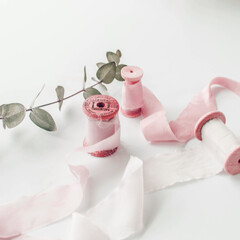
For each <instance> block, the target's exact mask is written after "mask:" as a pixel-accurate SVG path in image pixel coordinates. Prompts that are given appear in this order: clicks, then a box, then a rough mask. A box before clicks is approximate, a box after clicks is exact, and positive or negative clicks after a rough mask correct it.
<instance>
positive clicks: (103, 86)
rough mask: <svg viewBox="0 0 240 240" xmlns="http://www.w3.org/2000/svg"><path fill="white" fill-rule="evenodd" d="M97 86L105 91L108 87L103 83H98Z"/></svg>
mask: <svg viewBox="0 0 240 240" xmlns="http://www.w3.org/2000/svg"><path fill="white" fill-rule="evenodd" d="M99 86H100V87H101V88H102V89H104V90H105V91H107V90H108V89H107V87H106V86H105V85H104V84H102V83H101V84H99Z"/></svg>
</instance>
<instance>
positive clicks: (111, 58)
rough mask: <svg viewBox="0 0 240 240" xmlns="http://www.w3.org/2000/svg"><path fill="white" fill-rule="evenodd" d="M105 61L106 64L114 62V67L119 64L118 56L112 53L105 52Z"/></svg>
mask: <svg viewBox="0 0 240 240" xmlns="http://www.w3.org/2000/svg"><path fill="white" fill-rule="evenodd" d="M107 60H108V62H115V63H116V65H118V64H119V62H120V58H119V56H118V55H117V54H116V53H113V52H107Z"/></svg>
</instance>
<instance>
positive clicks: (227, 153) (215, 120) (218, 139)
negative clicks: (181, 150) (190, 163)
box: [195, 111, 240, 175]
mask: <svg viewBox="0 0 240 240" xmlns="http://www.w3.org/2000/svg"><path fill="white" fill-rule="evenodd" d="M225 121H226V119H225V116H224V114H223V113H221V112H218V111H213V112H210V113H208V114H206V115H205V116H203V117H202V118H201V119H200V120H199V121H198V123H197V124H196V127H195V136H196V138H197V139H199V140H201V141H202V140H203V141H205V143H206V145H207V146H208V147H209V149H210V150H212V151H214V150H216V152H217V155H218V158H219V160H220V161H223V163H224V169H225V171H226V172H227V173H229V174H231V175H235V174H238V173H240V140H239V139H238V138H237V137H236V136H235V135H234V134H233V133H232V132H231V131H230V130H229V129H228V128H227V127H226V126H225Z"/></svg>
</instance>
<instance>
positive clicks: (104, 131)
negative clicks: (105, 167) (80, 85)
mask: <svg viewBox="0 0 240 240" xmlns="http://www.w3.org/2000/svg"><path fill="white" fill-rule="evenodd" d="M118 111H119V104H118V102H117V100H116V99H115V98H113V97H111V96H107V95H93V96H91V97H89V98H87V99H86V100H85V101H84V103H83V112H84V113H85V115H86V116H87V120H88V121H87V134H86V137H85V139H84V142H83V146H84V147H86V146H91V145H94V144H96V143H98V142H100V141H102V140H104V139H106V138H108V137H110V136H112V135H113V134H114V133H115V131H116V118H118V115H117V114H118ZM116 150H117V147H115V148H114V149H109V150H103V151H95V152H90V153H89V154H91V155H92V156H95V157H107V156H109V155H112V154H113V153H114V152H116Z"/></svg>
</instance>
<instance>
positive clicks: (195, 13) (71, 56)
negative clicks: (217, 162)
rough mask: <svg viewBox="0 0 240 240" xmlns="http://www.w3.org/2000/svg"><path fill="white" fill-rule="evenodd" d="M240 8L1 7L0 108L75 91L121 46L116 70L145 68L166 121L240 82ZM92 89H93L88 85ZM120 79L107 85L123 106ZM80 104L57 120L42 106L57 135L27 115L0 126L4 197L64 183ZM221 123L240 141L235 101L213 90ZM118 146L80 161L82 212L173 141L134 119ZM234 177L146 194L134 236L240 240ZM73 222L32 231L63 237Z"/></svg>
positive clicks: (141, 4) (204, 0)
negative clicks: (85, 182)
mask: <svg viewBox="0 0 240 240" xmlns="http://www.w3.org/2000/svg"><path fill="white" fill-rule="evenodd" d="M239 26H240V2H239V1H238V0H192V1H190V0H189V1H187V0H175V1H173V0H166V1H160V0H159V1H153V0H149V1H140V0H138V1H137V0H135V1H133V0H128V1H110V0H109V1H105V0H102V1H89V0H88V1H87V0H86V1H80V0H79V1H77V0H75V1H74V0H68V1H67V0H65V1H62V0H58V1H57V0H55V1H54V0H42V1H33V0H29V1H26V0H21V1H19V0H16V1H13V0H0V83H1V85H0V103H1V104H3V103H10V102H21V103H23V104H24V105H25V106H26V107H28V106H29V105H30V104H31V101H32V99H33V98H34V96H35V95H36V94H37V92H38V91H39V90H40V88H41V87H42V85H43V84H44V83H46V87H45V90H44V92H43V93H42V95H41V96H40V98H39V99H38V100H37V104H42V103H46V102H48V101H52V100H55V98H56V97H55V91H54V89H55V87H56V86H57V85H63V86H64V87H65V89H66V95H68V94H71V93H73V92H75V91H77V90H78V89H81V87H82V79H83V66H84V65H87V70H88V77H89V79H90V77H91V76H94V75H95V73H96V70H97V67H96V66H95V63H96V62H101V61H106V60H105V52H106V51H115V50H116V49H118V48H119V49H121V50H122V53H123V57H122V63H126V64H128V65H136V66H139V67H141V68H143V70H144V77H143V83H144V84H145V85H146V86H147V87H149V88H150V89H151V90H152V91H153V92H154V93H155V94H156V96H157V97H158V98H159V99H160V100H161V101H162V103H163V104H164V106H165V107H166V110H167V116H168V118H169V120H171V119H175V118H176V117H177V116H178V114H179V113H180V111H181V110H182V109H183V108H184V107H185V106H186V104H187V103H188V102H189V101H190V99H191V98H192V97H193V96H194V95H195V94H196V93H197V92H198V91H200V90H201V89H202V88H203V87H204V86H206V85H207V84H208V82H209V81H210V80H211V79H212V78H213V77H216V76H226V77H229V78H232V79H234V80H239V81H240V68H239V62H240V44H239V43H240V28H239ZM89 84H90V83H89ZM121 86H122V84H121V83H117V82H116V83H114V84H112V85H111V86H110V87H109V89H110V90H109V92H110V94H111V95H113V96H115V97H117V98H118V99H119V100H120V97H121ZM82 102H83V98H82V96H80V95H79V96H77V97H75V98H72V99H71V100H67V101H66V102H65V103H64V104H63V109H62V112H61V113H60V112H59V111H58V110H57V106H51V107H47V108H45V110H47V111H49V112H51V114H52V115H53V117H54V119H55V120H56V123H57V127H58V131H57V132H54V133H48V132H46V131H43V130H41V129H39V128H38V127H36V126H34V124H33V123H32V122H31V121H30V120H29V118H28V116H27V117H26V119H25V121H24V122H23V123H22V124H21V125H20V126H18V127H17V128H16V129H12V130H3V129H2V130H0V134H1V138H0V142H1V145H0V201H1V203H4V202H7V201H10V200H13V199H15V198H17V197H19V196H21V195H23V194H32V193H38V192H39V191H43V190H46V189H47V187H48V186H50V185H54V184H55V183H56V182H59V181H62V182H64V181H65V180H66V179H65V176H66V178H67V174H66V171H67V166H66V163H65V160H64V154H66V153H67V152H69V151H70V150H71V149H73V148H74V147H76V146H79V145H81V144H82V140H83V137H84V132H85V117H84V115H83V113H82V110H81V105H82ZM217 102H218V106H219V109H220V110H222V111H223V112H224V113H225V114H226V117H227V125H228V127H229V128H230V129H232V130H233V132H234V133H235V134H236V135H237V136H239V137H240V128H239V121H240V112H239V105H240V100H239V98H238V97H237V96H235V95H234V94H232V93H230V92H228V91H226V90H224V91H221V92H220V93H218V94H217ZM120 120H121V125H122V144H121V146H120V148H119V151H118V152H117V153H116V154H115V155H114V156H112V157H109V158H106V159H96V158H92V157H88V156H86V155H84V156H83V157H82V158H80V159H79V161H80V162H88V163H89V164H90V165H91V175H92V176H91V179H90V182H89V188H88V190H87V193H86V197H85V199H84V203H83V205H82V207H81V209H80V210H81V211H83V212H84V211H85V210H86V209H88V208H89V207H91V206H94V204H96V203H97V202H98V201H99V200H101V199H102V198H104V196H106V195H107V194H108V193H109V192H110V191H111V190H112V189H113V188H114V187H115V186H117V184H118V182H119V179H120V178H121V175H122V173H123V171H124V168H125V166H126V164H127V161H128V159H129V155H130V154H132V155H136V156H138V157H140V158H141V157H147V156H150V155H152V154H155V153H158V152H168V151H171V150H175V149H176V148H179V147H181V145H179V144H170V145H169V144H154V145H151V144H149V143H148V142H146V140H145V139H144V137H143V136H142V133H141V132H140V129H139V119H126V118H124V117H122V116H120ZM239 186H240V176H234V177H233V176H229V175H227V174H225V173H222V174H220V175H218V176H216V177H213V178H210V179H205V180H199V181H193V182H190V183H186V184H177V185H175V186H173V187H170V188H168V189H165V190H162V191H159V192H157V193H153V194H149V195H147V196H146V198H145V212H144V214H145V228H144V230H143V231H142V232H141V233H140V234H138V235H137V236H136V237H134V238H133V239H140V240H146V239H151V240H155V239H164V240H181V239H184V240H188V239H189V240H190V239H195V240H202V239H207V240H215V239H218V240H223V239H232V240H234V239H239V215H240V207H239V199H240V187H239ZM70 224H71V217H69V218H67V219H66V220H64V221H61V222H59V223H56V224H53V225H51V226H48V227H46V228H43V229H40V230H38V231H35V232H33V233H32V235H35V236H45V237H59V238H60V239H67V235H68V231H69V228H70Z"/></svg>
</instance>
